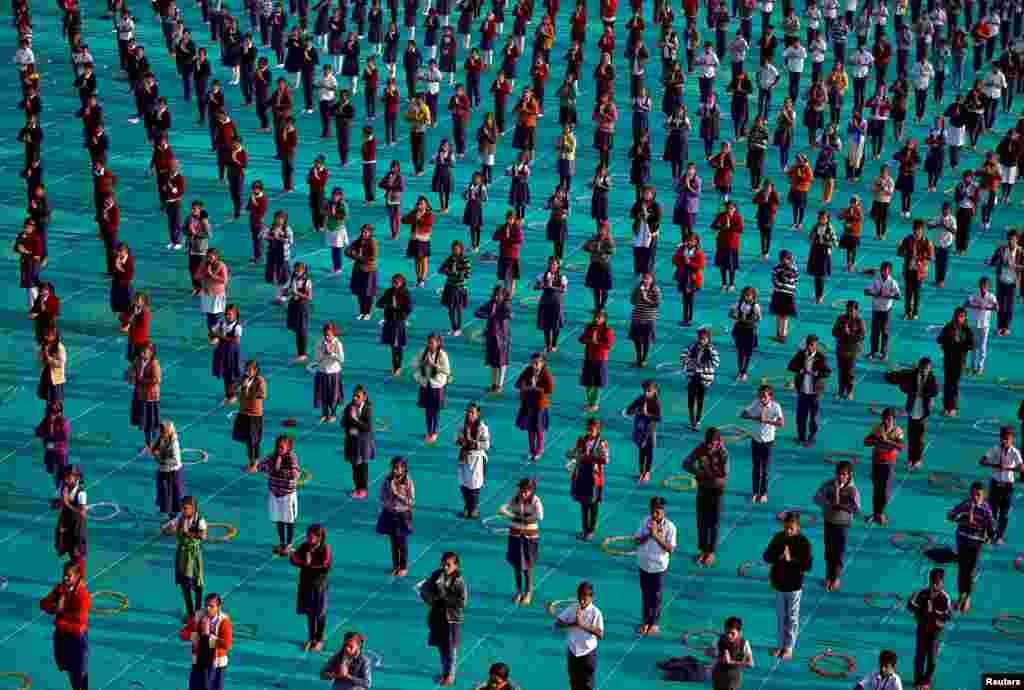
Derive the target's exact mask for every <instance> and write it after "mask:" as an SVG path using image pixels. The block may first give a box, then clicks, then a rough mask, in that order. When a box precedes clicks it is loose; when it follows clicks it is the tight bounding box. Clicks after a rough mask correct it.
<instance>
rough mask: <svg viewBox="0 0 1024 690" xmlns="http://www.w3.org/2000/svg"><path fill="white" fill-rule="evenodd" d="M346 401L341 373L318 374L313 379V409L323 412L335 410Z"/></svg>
mask: <svg viewBox="0 0 1024 690" xmlns="http://www.w3.org/2000/svg"><path fill="white" fill-rule="evenodd" d="M344 399H345V387H344V386H343V385H342V382H341V373H340V372H339V373H337V374H325V373H323V372H322V371H318V372H316V376H314V377H313V407H315V408H317V409H321V410H324V411H326V410H333V409H334V408H336V407H337V406H338V403H340V402H341V401H342V400H344Z"/></svg>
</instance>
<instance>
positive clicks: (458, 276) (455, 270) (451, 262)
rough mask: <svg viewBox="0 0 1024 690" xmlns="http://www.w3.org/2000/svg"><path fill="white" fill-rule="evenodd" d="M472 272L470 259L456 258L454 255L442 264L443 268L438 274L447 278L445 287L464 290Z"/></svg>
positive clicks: (464, 257) (462, 256)
mask: <svg viewBox="0 0 1024 690" xmlns="http://www.w3.org/2000/svg"><path fill="white" fill-rule="evenodd" d="M471 272H472V268H471V266H470V263H469V258H468V257H467V256H466V255H465V254H462V255H459V256H455V255H454V254H452V255H451V256H449V257H448V258H447V259H445V260H444V263H443V264H441V268H439V269H438V273H440V274H442V275H444V276H447V277H446V278H445V283H444V286H445V287H446V288H460V289H461V288H463V287H465V286H466V281H467V280H469V274H470V273H471Z"/></svg>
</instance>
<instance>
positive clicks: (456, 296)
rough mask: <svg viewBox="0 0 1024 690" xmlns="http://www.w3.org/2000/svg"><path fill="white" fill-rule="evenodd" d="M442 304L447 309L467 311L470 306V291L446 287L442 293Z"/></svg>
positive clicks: (462, 288)
mask: <svg viewBox="0 0 1024 690" xmlns="http://www.w3.org/2000/svg"><path fill="white" fill-rule="evenodd" d="M441 304H442V305H444V306H446V307H454V308H456V309H465V308H466V305H468V304H469V291H468V290H466V288H464V287H454V286H451V285H445V286H444V290H442V291H441Z"/></svg>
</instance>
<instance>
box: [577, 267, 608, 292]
mask: <svg viewBox="0 0 1024 690" xmlns="http://www.w3.org/2000/svg"><path fill="white" fill-rule="evenodd" d="M583 284H584V285H585V286H586V287H588V288H590V289H592V290H611V289H612V269H611V266H609V265H608V264H602V263H597V262H591V264H590V266H588V267H587V275H586V276H585V277H584V278H583Z"/></svg>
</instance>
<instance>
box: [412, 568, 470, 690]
mask: <svg viewBox="0 0 1024 690" xmlns="http://www.w3.org/2000/svg"><path fill="white" fill-rule="evenodd" d="M420 597H421V598H422V599H423V601H424V602H426V604H427V606H429V607H430V614H429V615H428V617H427V625H428V627H429V630H430V636H429V638H428V640H427V643H428V644H429V645H430V646H431V647H437V651H438V652H439V653H440V655H441V675H440V676H438V677H437V678H436V679H435V680H436V682H437V684H438V685H440V686H441V687H451V686H452V685H454V684H455V667H456V665H457V663H458V656H459V642H460V641H461V638H462V625H463V622H464V621H465V610H466V605H467V604H468V603H469V589H468V588H467V587H466V581H465V579H464V578H463V577H462V571H461V569H460V564H459V556H458V554H456V553H455V552H454V551H447V552H445V554H444V555H443V556H441V567H440V568H438V569H437V570H435V571H434V572H433V573H431V575H430V577H429V578H427V580H426V582H424V583H423V586H422V587H421V588H420Z"/></svg>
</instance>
